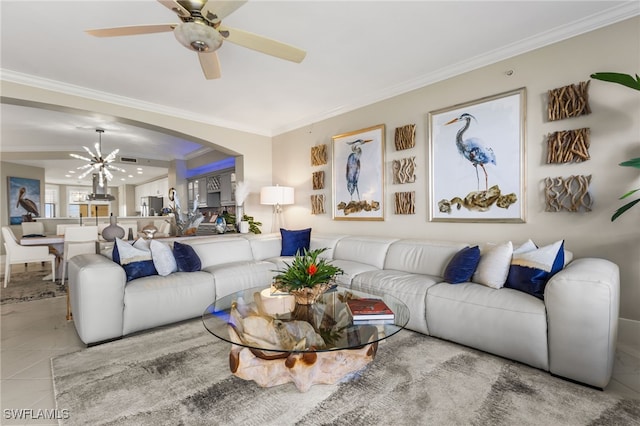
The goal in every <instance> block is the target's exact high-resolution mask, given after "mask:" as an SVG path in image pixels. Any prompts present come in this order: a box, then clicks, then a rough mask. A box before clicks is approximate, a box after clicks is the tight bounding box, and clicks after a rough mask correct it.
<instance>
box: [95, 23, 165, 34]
mask: <svg viewBox="0 0 640 426" xmlns="http://www.w3.org/2000/svg"><path fill="white" fill-rule="evenodd" d="M177 26H178V24H157V25H134V26H131V27H116V28H99V29H95V30H85V33H87V34H90V35H92V36H95V37H117V36H130V35H140V34H153V33H165V32H169V31H173V29H174V28H175V27H177Z"/></svg>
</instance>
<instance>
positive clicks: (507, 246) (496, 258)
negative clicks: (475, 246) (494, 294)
mask: <svg viewBox="0 0 640 426" xmlns="http://www.w3.org/2000/svg"><path fill="white" fill-rule="evenodd" d="M512 255H513V244H512V243H511V241H507V242H506V243H501V244H497V245H495V246H494V247H490V248H486V249H485V250H483V252H482V253H481V255H480V263H478V267H477V268H476V272H475V273H474V274H473V279H472V280H471V281H473V282H474V283H478V284H482V285H486V286H487V287H491V288H502V286H504V283H505V282H506V281H507V276H508V275H509V267H510V266H511V256H512Z"/></svg>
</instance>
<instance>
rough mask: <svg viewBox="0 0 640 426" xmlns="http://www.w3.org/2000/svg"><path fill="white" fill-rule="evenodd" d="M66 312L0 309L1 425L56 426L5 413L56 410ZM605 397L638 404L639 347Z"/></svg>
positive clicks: (45, 305)
mask: <svg viewBox="0 0 640 426" xmlns="http://www.w3.org/2000/svg"><path fill="white" fill-rule="evenodd" d="M65 310H66V299H65V298H64V297H57V298H52V299H44V300H36V301H33V302H23V303H15V304H8V305H2V306H0V314H1V327H0V328H1V339H0V348H1V351H0V365H1V371H0V376H1V383H0V385H1V388H0V391H1V397H0V408H1V413H0V424H3V425H5V424H6V425H23V424H29V425H33V424H38V425H44V424H51V425H56V424H58V423H57V421H56V420H53V421H52V420H46V419H36V420H22V421H19V420H15V419H10V418H8V417H9V415H10V413H11V412H10V411H6V410H11V409H32V410H33V414H34V415H35V414H37V413H38V411H37V410H47V409H48V410H53V409H55V401H54V396H53V386H52V379H51V358H52V357H55V356H58V355H61V354H65V353H69V352H73V351H78V350H82V349H84V347H85V346H84V344H83V343H82V342H81V341H80V339H79V338H78V337H77V335H76V332H75V329H74V326H73V323H72V322H67V321H66V320H65ZM604 392H606V393H616V394H625V395H628V396H632V397H635V398H639V399H640V348H637V347H631V346H629V345H624V344H619V345H618V351H617V354H616V362H615V366H614V371H613V379H612V380H611V383H610V384H609V386H607V388H606V389H605V391H604ZM54 414H56V413H54ZM57 414H58V415H63V414H64V413H62V412H58V413H57Z"/></svg>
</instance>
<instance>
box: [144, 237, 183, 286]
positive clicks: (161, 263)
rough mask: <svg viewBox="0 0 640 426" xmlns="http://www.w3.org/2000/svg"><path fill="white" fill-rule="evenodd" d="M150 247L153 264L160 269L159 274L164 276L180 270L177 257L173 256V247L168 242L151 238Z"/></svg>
mask: <svg viewBox="0 0 640 426" xmlns="http://www.w3.org/2000/svg"><path fill="white" fill-rule="evenodd" d="M149 248H150V249H151V258H152V259H153V266H155V268H156V270H157V271H158V275H162V276H163V277H164V276H167V275H169V274H171V273H173V272H176V271H177V270H178V264H177V263H176V258H175V257H174V256H173V252H172V251H171V247H169V245H168V244H165V243H161V242H160V241H156V240H151V243H150V244H149Z"/></svg>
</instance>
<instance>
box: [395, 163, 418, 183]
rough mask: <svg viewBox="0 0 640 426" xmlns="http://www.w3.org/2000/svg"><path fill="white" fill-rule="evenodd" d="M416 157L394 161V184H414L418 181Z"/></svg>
mask: <svg viewBox="0 0 640 426" xmlns="http://www.w3.org/2000/svg"><path fill="white" fill-rule="evenodd" d="M415 172H416V157H409V158H402V159H400V160H393V183H395V184H399V183H413V182H415V181H416V173H415Z"/></svg>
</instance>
